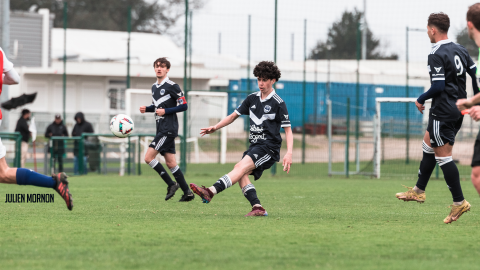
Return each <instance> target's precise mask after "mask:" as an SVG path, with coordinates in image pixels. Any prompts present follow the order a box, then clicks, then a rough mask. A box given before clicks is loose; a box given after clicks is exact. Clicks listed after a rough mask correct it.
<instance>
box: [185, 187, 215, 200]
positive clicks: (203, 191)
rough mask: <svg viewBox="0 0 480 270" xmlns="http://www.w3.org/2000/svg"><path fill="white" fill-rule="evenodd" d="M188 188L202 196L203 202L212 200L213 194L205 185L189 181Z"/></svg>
mask: <svg viewBox="0 0 480 270" xmlns="http://www.w3.org/2000/svg"><path fill="white" fill-rule="evenodd" d="M190 188H191V189H192V191H193V192H194V193H195V194H197V195H198V196H200V198H202V201H203V203H209V202H211V201H212V198H213V195H214V194H213V193H212V192H211V191H210V189H208V188H206V187H205V186H201V187H199V186H197V185H195V184H194V183H191V184H190Z"/></svg>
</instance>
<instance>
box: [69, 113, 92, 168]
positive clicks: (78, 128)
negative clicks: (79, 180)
mask: <svg viewBox="0 0 480 270" xmlns="http://www.w3.org/2000/svg"><path fill="white" fill-rule="evenodd" d="M75 122H77V123H76V124H75V126H74V127H73V131H72V136H74V137H76V136H82V134H83V133H94V131H93V127H92V124H90V123H89V122H87V121H86V120H85V116H84V115H83V113H82V112H78V113H77V114H75ZM78 150H79V145H78V141H75V145H74V148H73V155H74V158H73V159H74V166H73V170H74V173H75V174H79V166H78V158H77V156H78ZM83 168H84V173H85V174H86V173H87V153H86V152H85V148H84V156H83Z"/></svg>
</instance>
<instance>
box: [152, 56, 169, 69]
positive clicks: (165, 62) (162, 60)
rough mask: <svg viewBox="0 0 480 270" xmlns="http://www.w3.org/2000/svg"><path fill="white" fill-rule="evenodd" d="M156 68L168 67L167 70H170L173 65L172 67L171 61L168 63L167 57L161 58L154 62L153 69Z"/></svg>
mask: <svg viewBox="0 0 480 270" xmlns="http://www.w3.org/2000/svg"><path fill="white" fill-rule="evenodd" d="M156 66H166V67H167V69H170V66H171V65H170V61H168V60H167V58H166V57H160V58H158V59H157V60H155V62H153V67H156Z"/></svg>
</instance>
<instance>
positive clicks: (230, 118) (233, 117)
mask: <svg viewBox="0 0 480 270" xmlns="http://www.w3.org/2000/svg"><path fill="white" fill-rule="evenodd" d="M239 116H240V115H239V114H237V113H236V112H234V113H232V114H230V115H229V116H227V117H225V118H223V119H222V120H221V121H220V122H218V123H217V124H216V125H215V126H211V127H208V128H201V129H200V130H201V131H200V134H201V135H202V137H203V136H204V135H207V134H211V133H213V132H215V131H216V130H219V129H221V128H223V127H226V126H228V125H230V124H231V123H233V121H235V120H237V118H238V117H239Z"/></svg>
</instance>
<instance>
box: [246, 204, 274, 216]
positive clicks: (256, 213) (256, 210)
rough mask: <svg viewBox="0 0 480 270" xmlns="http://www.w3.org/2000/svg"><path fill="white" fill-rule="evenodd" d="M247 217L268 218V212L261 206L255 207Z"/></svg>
mask: <svg viewBox="0 0 480 270" xmlns="http://www.w3.org/2000/svg"><path fill="white" fill-rule="evenodd" d="M245 216H246V217H261V216H268V213H267V211H265V209H264V208H263V207H261V206H254V207H252V211H250V213H248V214H246V215H245Z"/></svg>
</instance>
